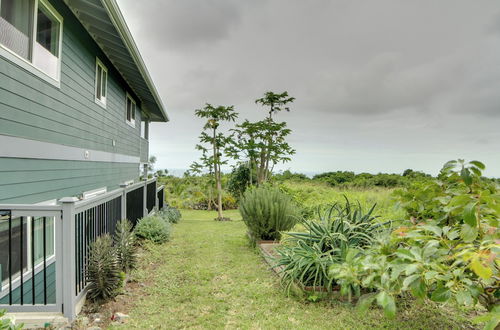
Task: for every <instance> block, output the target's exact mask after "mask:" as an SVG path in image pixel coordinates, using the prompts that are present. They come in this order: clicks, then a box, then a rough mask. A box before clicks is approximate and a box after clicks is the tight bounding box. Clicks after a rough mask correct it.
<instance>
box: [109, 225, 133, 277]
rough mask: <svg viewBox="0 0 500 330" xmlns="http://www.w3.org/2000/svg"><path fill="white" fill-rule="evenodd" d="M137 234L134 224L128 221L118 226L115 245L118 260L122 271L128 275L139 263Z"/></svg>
mask: <svg viewBox="0 0 500 330" xmlns="http://www.w3.org/2000/svg"><path fill="white" fill-rule="evenodd" d="M135 241H136V238H135V234H134V232H133V231H132V224H131V223H130V221H128V220H127V219H123V220H121V221H120V222H118V223H117V225H116V230H115V235H114V236H113V243H114V246H115V250H116V256H117V258H118V264H119V266H120V269H121V270H122V271H123V272H125V273H127V272H128V271H129V270H131V269H134V268H135V266H136V263H137V256H136V246H135Z"/></svg>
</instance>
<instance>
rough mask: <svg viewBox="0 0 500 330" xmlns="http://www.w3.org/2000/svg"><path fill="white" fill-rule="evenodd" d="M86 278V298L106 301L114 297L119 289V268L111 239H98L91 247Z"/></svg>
mask: <svg viewBox="0 0 500 330" xmlns="http://www.w3.org/2000/svg"><path fill="white" fill-rule="evenodd" d="M86 278H87V281H88V282H89V286H88V293H87V298H89V299H90V300H92V301H106V300H108V299H111V298H113V297H115V296H116V294H117V290H118V289H119V287H120V283H121V277H120V267H119V264H118V258H117V256H116V251H115V249H114V248H113V241H112V239H111V237H110V236H109V235H108V234H106V235H103V236H101V237H98V238H97V239H96V240H95V241H94V242H93V243H92V244H91V245H90V250H89V258H88V261H87V271H86Z"/></svg>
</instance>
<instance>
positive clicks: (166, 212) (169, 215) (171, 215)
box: [160, 206, 182, 223]
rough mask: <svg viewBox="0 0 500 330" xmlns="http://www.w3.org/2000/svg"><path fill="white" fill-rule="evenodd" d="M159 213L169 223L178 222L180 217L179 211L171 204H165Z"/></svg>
mask: <svg viewBox="0 0 500 330" xmlns="http://www.w3.org/2000/svg"><path fill="white" fill-rule="evenodd" d="M160 214H161V216H163V217H164V218H165V219H167V221H168V222H170V223H178V222H179V220H180V219H181V217H182V216H181V212H179V210H178V209H177V208H175V207H171V206H165V208H164V209H163V210H162V211H161V213H160Z"/></svg>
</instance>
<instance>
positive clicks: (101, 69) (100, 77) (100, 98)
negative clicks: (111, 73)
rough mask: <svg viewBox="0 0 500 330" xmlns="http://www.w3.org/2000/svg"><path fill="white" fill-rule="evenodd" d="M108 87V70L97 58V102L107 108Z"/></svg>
mask: <svg viewBox="0 0 500 330" xmlns="http://www.w3.org/2000/svg"><path fill="white" fill-rule="evenodd" d="M107 87H108V69H106V67H105V66H104V64H102V62H101V61H99V59H97V58H96V64H95V101H96V102H97V103H99V104H100V105H103V106H106V94H107Z"/></svg>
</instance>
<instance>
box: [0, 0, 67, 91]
mask: <svg viewBox="0 0 500 330" xmlns="http://www.w3.org/2000/svg"><path fill="white" fill-rule="evenodd" d="M61 36H62V17H61V16H60V15H59V14H58V13H57V12H56V11H55V10H54V8H52V6H50V4H49V3H48V2H47V1H46V0H0V45H2V46H3V48H5V49H7V50H8V51H10V52H11V53H14V54H15V55H17V57H18V58H22V59H23V60H24V63H23V61H20V62H19V61H17V60H15V57H14V59H13V60H15V62H16V63H18V64H20V65H21V66H24V65H25V63H26V62H27V63H29V64H31V65H33V66H34V67H36V68H37V69H38V70H40V71H41V72H43V73H44V74H45V75H47V76H49V77H50V78H52V79H54V80H56V81H59V79H60V68H61ZM9 57H10V56H9Z"/></svg>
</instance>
